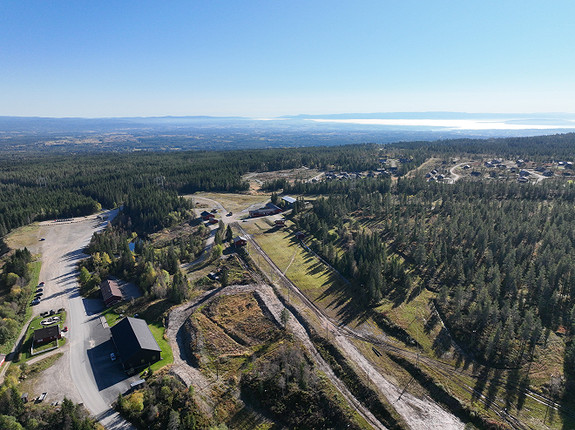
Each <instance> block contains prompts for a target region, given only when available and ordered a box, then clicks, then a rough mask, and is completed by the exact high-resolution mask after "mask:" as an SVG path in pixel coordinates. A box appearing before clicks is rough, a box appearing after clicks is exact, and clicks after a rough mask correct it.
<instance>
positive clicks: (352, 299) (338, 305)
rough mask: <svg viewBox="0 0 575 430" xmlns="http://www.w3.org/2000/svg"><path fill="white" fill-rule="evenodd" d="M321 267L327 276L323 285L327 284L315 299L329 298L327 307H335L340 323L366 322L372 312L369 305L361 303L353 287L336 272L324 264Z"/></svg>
mask: <svg viewBox="0 0 575 430" xmlns="http://www.w3.org/2000/svg"><path fill="white" fill-rule="evenodd" d="M322 266H323V265H322ZM323 267H324V269H323V270H324V272H325V274H326V275H327V277H328V279H327V281H325V282H324V284H323V286H324V287H326V286H327V288H326V289H325V290H324V292H323V293H322V294H320V296H319V297H318V298H317V300H318V301H322V300H326V299H330V301H329V302H328V303H327V307H328V308H333V309H337V316H338V319H339V320H340V322H341V324H350V323H352V322H354V323H356V324H362V323H364V322H366V321H367V320H368V319H369V318H370V317H371V315H372V314H373V310H372V309H371V307H370V306H369V305H368V304H364V303H362V302H361V299H360V298H359V297H358V295H357V292H356V291H354V290H353V287H352V286H351V285H350V284H347V283H345V282H344V281H343V280H342V279H341V277H340V276H339V275H338V274H337V273H335V272H333V271H331V270H328V269H326V268H325V266H323Z"/></svg>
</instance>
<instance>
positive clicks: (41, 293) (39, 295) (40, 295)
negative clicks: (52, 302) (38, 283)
mask: <svg viewBox="0 0 575 430" xmlns="http://www.w3.org/2000/svg"><path fill="white" fill-rule="evenodd" d="M43 295H44V293H43V292H42V291H40V292H36V297H42V296H43Z"/></svg>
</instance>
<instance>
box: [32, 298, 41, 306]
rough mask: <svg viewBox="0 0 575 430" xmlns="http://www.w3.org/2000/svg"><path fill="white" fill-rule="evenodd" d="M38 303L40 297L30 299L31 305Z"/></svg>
mask: <svg viewBox="0 0 575 430" xmlns="http://www.w3.org/2000/svg"><path fill="white" fill-rule="evenodd" d="M38 303H40V297H36V298H35V299H34V300H32V303H31V305H32V306H35V305H37V304H38Z"/></svg>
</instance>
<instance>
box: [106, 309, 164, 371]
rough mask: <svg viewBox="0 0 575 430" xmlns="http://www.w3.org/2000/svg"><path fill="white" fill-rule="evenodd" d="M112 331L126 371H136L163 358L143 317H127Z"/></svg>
mask: <svg viewBox="0 0 575 430" xmlns="http://www.w3.org/2000/svg"><path fill="white" fill-rule="evenodd" d="M110 331H111V332H112V339H113V340H114V344H115V345H116V349H117V350H118V353H119V355H120V360H121V361H122V366H123V367H124V370H125V371H126V372H128V373H134V372H136V371H137V370H138V369H142V368H144V367H148V366H149V365H151V364H153V363H155V362H156V361H160V360H161V359H162V357H161V353H162V350H161V349H160V347H159V346H158V342H156V339H154V336H153V335H152V332H151V331H150V329H149V328H148V325H147V324H146V321H144V320H143V319H139V318H130V317H126V318H124V319H122V320H121V321H120V322H118V323H117V324H116V325H115V326H113V327H112V328H111V329H110Z"/></svg>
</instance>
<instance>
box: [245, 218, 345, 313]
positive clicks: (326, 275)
mask: <svg viewBox="0 0 575 430" xmlns="http://www.w3.org/2000/svg"><path fill="white" fill-rule="evenodd" d="M242 227H243V228H244V229H245V230H246V231H247V232H248V233H251V234H253V237H254V239H255V241H256V242H257V243H258V244H259V245H260V247H261V248H262V249H263V250H264V251H265V253H266V254H267V255H268V256H269V257H270V258H271V259H272V260H273V262H274V263H275V264H276V266H277V267H278V268H279V269H280V270H281V271H282V272H284V273H285V275H286V276H287V277H288V278H289V279H290V280H291V281H292V282H293V283H294V284H295V285H297V287H298V288H299V289H300V290H301V291H302V292H304V293H305V295H306V296H307V297H308V298H309V299H310V300H312V301H314V302H315V303H316V304H318V305H319V306H320V307H322V308H323V309H324V310H325V311H326V313H327V314H329V315H330V316H332V317H333V318H336V319H339V318H351V319H354V318H355V315H349V314H348V315H346V313H347V312H349V311H351V307H350V298H349V297H350V295H351V293H350V291H348V288H349V287H348V286H347V284H346V283H345V281H344V280H343V279H341V278H340V277H339V276H338V275H337V274H336V273H334V272H332V271H331V270H330V269H329V268H328V267H327V266H325V265H324V264H322V263H321V262H320V261H319V260H318V259H317V257H316V256H315V255H314V254H313V253H311V252H309V251H307V250H305V249H304V248H302V246H301V245H300V243H299V241H297V240H295V238H294V236H293V232H291V231H289V230H285V229H281V230H276V229H275V228H272V227H270V226H269V225H267V223H266V222H265V221H264V220H258V221H256V222H253V223H250V224H248V223H245V225H242ZM250 255H251V257H252V258H253V259H254V260H255V262H256V264H258V265H261V263H262V262H261V261H259V259H260V257H259V255H258V254H257V253H256V252H254V251H250ZM351 313H352V314H353V312H351Z"/></svg>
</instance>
